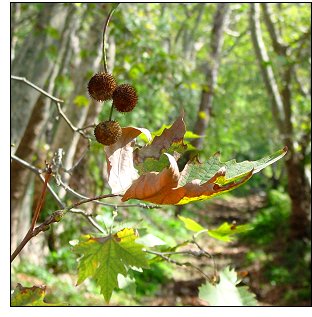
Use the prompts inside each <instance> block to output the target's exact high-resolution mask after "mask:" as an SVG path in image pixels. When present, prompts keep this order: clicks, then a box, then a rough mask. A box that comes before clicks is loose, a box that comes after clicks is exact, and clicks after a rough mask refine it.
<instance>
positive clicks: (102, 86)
mask: <svg viewBox="0 0 312 317" xmlns="http://www.w3.org/2000/svg"><path fill="white" fill-rule="evenodd" d="M116 87H117V84H116V81H115V78H114V77H113V76H112V75H111V74H108V73H105V72H100V73H97V74H95V75H93V76H92V78H91V79H90V81H89V83H88V91H89V94H90V96H91V97H92V98H93V99H95V100H97V101H106V100H110V99H112V95H113V92H114V90H115V89H116Z"/></svg>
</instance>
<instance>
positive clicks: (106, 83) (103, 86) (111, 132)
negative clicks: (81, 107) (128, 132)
mask: <svg viewBox="0 0 312 317" xmlns="http://www.w3.org/2000/svg"><path fill="white" fill-rule="evenodd" d="M88 91H89V94H90V96H91V97H92V98H93V99H95V100H97V101H100V102H102V101H107V100H111V99H113V107H114V108H115V109H116V110H118V111H119V112H130V111H132V110H133V109H134V107H135V106H136V104H137V102H138V95H137V93H136V90H135V88H134V87H132V86H131V85H128V84H122V85H117V83H116V81H115V78H114V77H113V76H112V75H111V74H109V73H105V72H100V73H97V74H95V75H93V76H92V78H91V79H90V81H89V83H88ZM121 134H122V130H121V127H120V125H119V123H118V122H117V121H114V120H108V121H103V122H100V123H99V124H98V125H97V126H96V127H95V129H94V135H95V138H96V140H97V141H98V142H99V143H101V144H104V145H112V144H114V143H116V142H117V141H118V139H119V138H120V137H121Z"/></svg>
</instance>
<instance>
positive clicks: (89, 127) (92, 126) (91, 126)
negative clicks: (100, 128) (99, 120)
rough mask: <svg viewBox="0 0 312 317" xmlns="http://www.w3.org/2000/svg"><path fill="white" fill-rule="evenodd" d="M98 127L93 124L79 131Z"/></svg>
mask: <svg viewBox="0 0 312 317" xmlns="http://www.w3.org/2000/svg"><path fill="white" fill-rule="evenodd" d="M95 127H96V124H95V123H93V124H89V125H87V126H85V127H82V128H78V129H77V131H81V130H87V129H91V128H95Z"/></svg>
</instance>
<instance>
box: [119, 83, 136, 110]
mask: <svg viewBox="0 0 312 317" xmlns="http://www.w3.org/2000/svg"><path fill="white" fill-rule="evenodd" d="M138 99H139V98H138V95H137V93H136V90H135V88H134V87H132V86H131V85H128V84H122V85H119V86H117V88H116V89H115V91H114V92H113V106H114V107H115V108H116V109H117V110H118V111H120V112H130V111H132V110H133V108H134V107H135V106H136V104H137V102H138Z"/></svg>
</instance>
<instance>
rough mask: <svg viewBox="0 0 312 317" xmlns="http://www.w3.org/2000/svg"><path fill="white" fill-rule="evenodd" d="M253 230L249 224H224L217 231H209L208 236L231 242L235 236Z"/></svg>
mask: <svg viewBox="0 0 312 317" xmlns="http://www.w3.org/2000/svg"><path fill="white" fill-rule="evenodd" d="M252 229H253V227H252V226H251V225H249V224H245V225H239V226H236V225H235V224H229V223H227V222H224V223H223V224H222V225H221V226H219V227H218V228H217V229H213V230H208V234H209V235H210V236H211V237H213V238H215V239H217V240H221V241H225V242H230V241H232V240H233V237H232V236H233V235H234V234H237V233H242V232H246V231H249V230H252Z"/></svg>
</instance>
